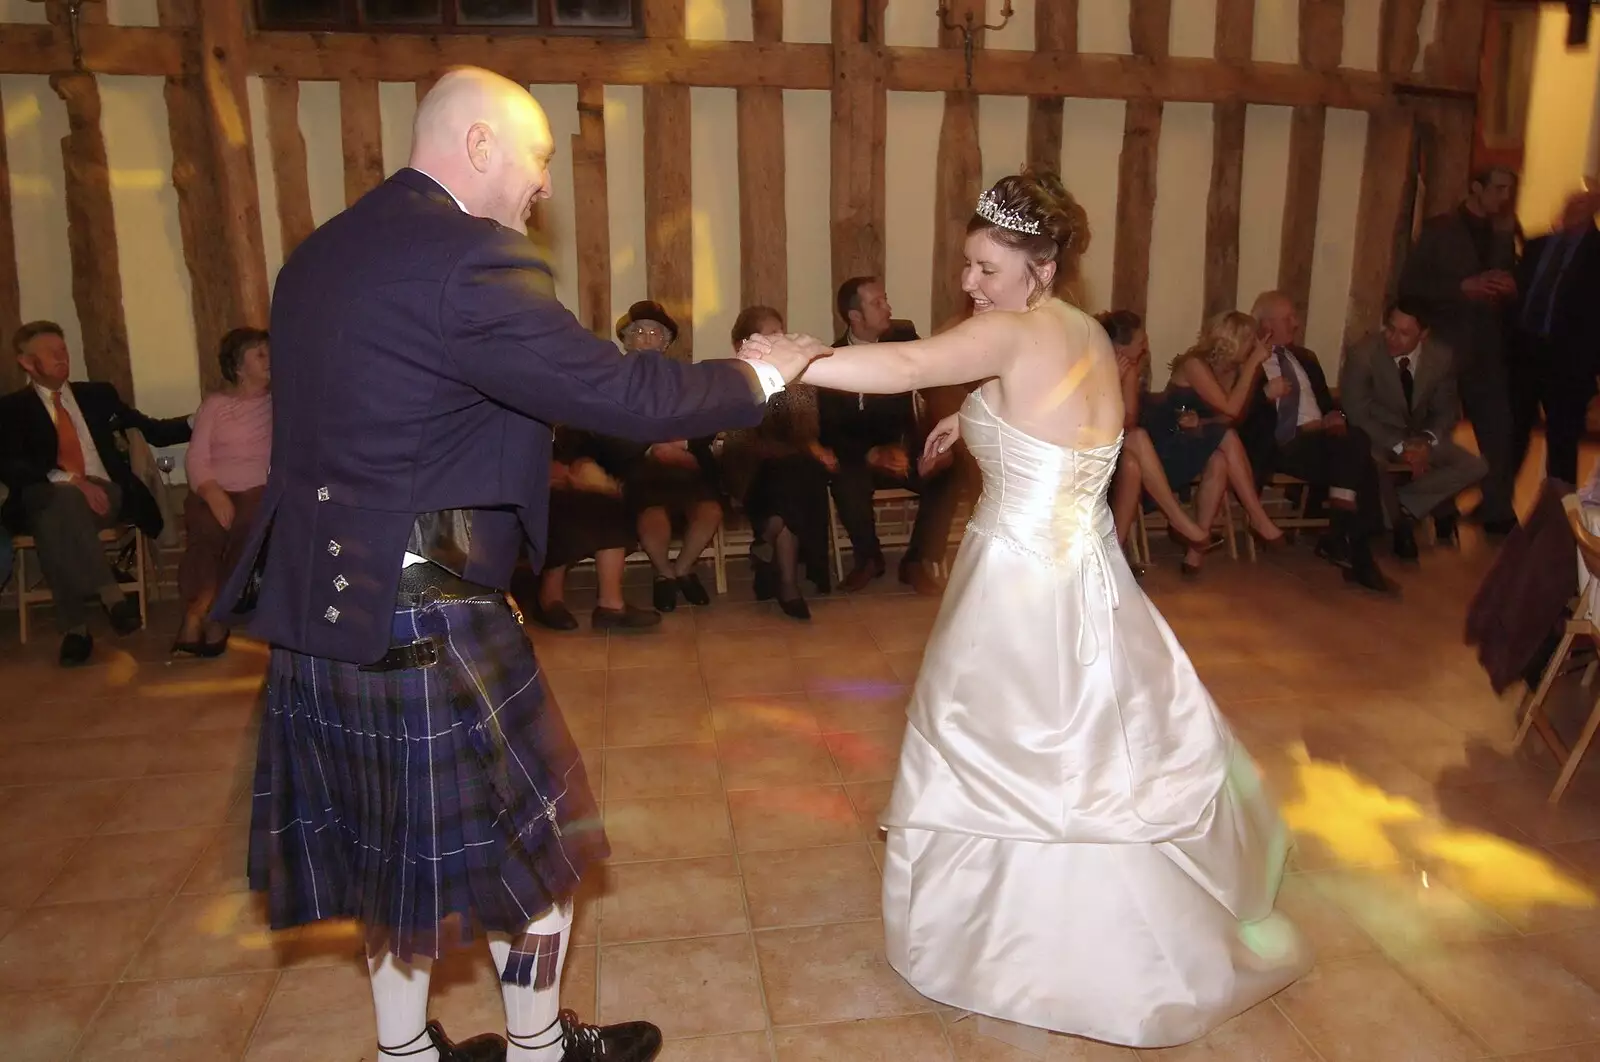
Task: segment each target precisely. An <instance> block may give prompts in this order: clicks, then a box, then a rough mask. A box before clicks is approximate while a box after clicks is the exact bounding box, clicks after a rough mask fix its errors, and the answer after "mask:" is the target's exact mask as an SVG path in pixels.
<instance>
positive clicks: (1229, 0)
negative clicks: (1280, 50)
mask: <svg viewBox="0 0 1600 1062" xmlns="http://www.w3.org/2000/svg"><path fill="white" fill-rule="evenodd" d="M1255 38H1256V0H1217V35H1216V45H1215V47H1214V48H1213V51H1214V52H1215V54H1216V57H1217V59H1218V60H1220V61H1222V62H1224V63H1248V62H1249V61H1250V57H1251V55H1252V54H1253V53H1254V49H1255Z"/></svg>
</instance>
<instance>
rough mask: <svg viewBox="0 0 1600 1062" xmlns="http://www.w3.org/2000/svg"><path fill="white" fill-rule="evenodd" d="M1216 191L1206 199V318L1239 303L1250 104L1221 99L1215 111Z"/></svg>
mask: <svg viewBox="0 0 1600 1062" xmlns="http://www.w3.org/2000/svg"><path fill="white" fill-rule="evenodd" d="M1211 122H1212V128H1211V191H1210V193H1209V195H1208V196H1207V199H1206V273H1205V301H1204V314H1203V318H1204V320H1207V321H1209V320H1210V319H1211V318H1212V317H1214V316H1215V315H1217V314H1219V313H1222V312H1224V311H1226V310H1232V309H1236V308H1237V307H1238V305H1239V211H1240V205H1241V204H1240V195H1241V191H1242V182H1243V176H1244V125H1245V105H1244V104H1242V103H1219V104H1217V105H1216V106H1215V107H1214V108H1213V110H1212V116H1211Z"/></svg>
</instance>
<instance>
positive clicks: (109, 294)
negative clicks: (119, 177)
mask: <svg viewBox="0 0 1600 1062" xmlns="http://www.w3.org/2000/svg"><path fill="white" fill-rule="evenodd" d="M50 87H51V88H52V89H54V90H55V93H56V95H57V96H60V97H61V101H62V102H63V103H64V104H66V110H67V130H68V132H67V135H66V136H65V137H63V138H62V140H61V161H62V168H63V176H64V178H65V191H66V201H67V249H68V251H69V252H70V254H71V257H72V302H73V305H74V306H75V307H76V308H77V311H78V325H79V327H80V328H81V330H82V333H83V350H82V351H80V352H79V353H80V355H81V356H82V358H83V367H84V369H85V371H86V372H87V373H88V376H89V378H90V379H91V380H102V381H105V382H106V383H110V384H115V385H116V388H117V390H118V392H120V393H121V395H122V397H123V398H124V399H126V400H128V401H130V402H132V401H134V399H135V396H134V393H133V369H132V366H131V362H130V361H129V356H128V326H127V321H126V319H125V318H124V317H123V312H122V273H121V268H120V254H119V249H118V246H117V235H116V233H117V225H116V218H115V216H114V215H113V213H112V209H111V167H110V165H109V164H108V163H107V161H106V141H105V137H104V136H103V135H102V134H101V131H100V128H101V126H100V89H99V87H98V86H97V85H96V84H95V80H94V75H93V74H53V75H51V77H50Z"/></svg>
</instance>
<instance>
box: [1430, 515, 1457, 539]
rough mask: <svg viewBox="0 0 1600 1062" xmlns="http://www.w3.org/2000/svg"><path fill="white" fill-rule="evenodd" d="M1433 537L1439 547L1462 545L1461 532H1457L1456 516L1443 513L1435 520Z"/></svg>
mask: <svg viewBox="0 0 1600 1062" xmlns="http://www.w3.org/2000/svg"><path fill="white" fill-rule="evenodd" d="M1433 536H1434V537H1435V538H1437V539H1438V540H1439V545H1441V546H1444V545H1452V546H1453V545H1460V543H1461V532H1460V531H1458V530H1456V514H1455V513H1441V514H1440V515H1438V516H1435V517H1434V518H1433Z"/></svg>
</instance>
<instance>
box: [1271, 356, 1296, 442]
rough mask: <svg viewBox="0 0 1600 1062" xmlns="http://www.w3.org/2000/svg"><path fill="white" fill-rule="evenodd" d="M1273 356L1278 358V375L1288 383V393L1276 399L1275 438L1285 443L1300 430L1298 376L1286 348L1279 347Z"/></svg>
mask: <svg viewBox="0 0 1600 1062" xmlns="http://www.w3.org/2000/svg"><path fill="white" fill-rule="evenodd" d="M1273 356H1274V357H1276V358H1277V359H1278V375H1279V376H1281V377H1283V381H1284V383H1286V384H1288V385H1289V390H1288V393H1286V394H1285V395H1284V396H1283V397H1282V398H1280V399H1278V431H1277V439H1278V442H1279V443H1286V442H1288V441H1289V440H1290V439H1292V438H1294V433H1295V432H1297V431H1299V430H1300V378H1299V377H1298V376H1296V375H1295V372H1294V363H1293V362H1292V361H1291V360H1290V357H1289V352H1288V351H1287V350H1285V349H1284V348H1282V347H1279V348H1278V349H1277V350H1276V351H1274V352H1273Z"/></svg>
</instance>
